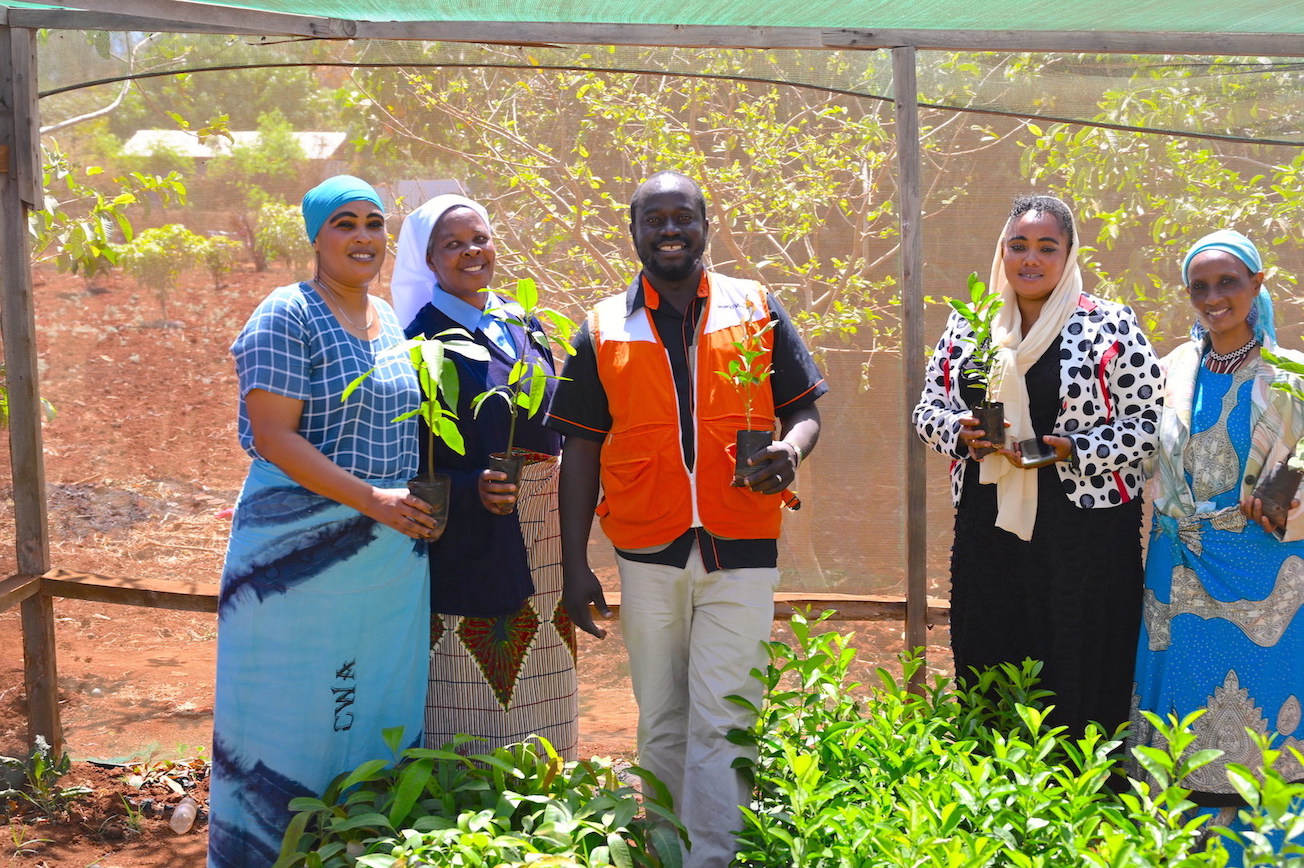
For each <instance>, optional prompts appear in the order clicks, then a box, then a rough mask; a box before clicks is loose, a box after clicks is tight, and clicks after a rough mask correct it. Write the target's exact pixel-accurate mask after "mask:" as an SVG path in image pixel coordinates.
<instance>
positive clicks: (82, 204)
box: [29, 145, 186, 280]
mask: <svg viewBox="0 0 1304 868" xmlns="http://www.w3.org/2000/svg"><path fill="white" fill-rule="evenodd" d="M42 159H43V162H44V188H45V207H44V208H42V209H40V210H37V211H32V213H31V219H30V222H29V229H30V231H31V233H32V237H33V254H34V255H35V257H36V258H37V260H38V261H39V260H48V261H53V262H54V263H55V265H56V266H57V267H58V269H59V270H60V271H63V272H73V273H80V274H81V275H82V276H83V277H85V278H86V279H87V280H90V279H91V278H92V277H94V276H95V275H96V274H98V273H99V272H101V271H103V270H105V269H106V268H110V267H112V266H113V265H116V264H117V259H118V254H117V249H116V248H115V245H114V237H115V233H116V235H118V236H120V237H122V238H124V239H125V240H126V241H127V242H130V241H131V240H132V236H133V230H132V225H131V220H130V219H129V215H130V213H131V211H132V210H133V209H134V208H136V207H137V206H141V205H144V204H145V203H146V202H147V201H148V200H149V199H151V198H153V199H155V200H156V201H158V202H159V203H161V204H167V203H169V202H182V203H183V202H184V201H185V197H186V186H185V184H184V183H183V182H182V179H181V176H180V175H178V174H177V173H176V172H169V173H168V174H167V175H166V176H162V177H160V176H158V175H147V174H142V173H139V172H131V173H128V174H126V175H122V176H119V177H115V178H113V179H112V181H111V182H110V183H107V184H106V183H104V179H99V180H98V181H93V180H92V179H97V178H99V176H100V175H102V174H103V169H101V168H99V167H98V166H80V165H78V164H77V163H75V162H74V161H73V160H72V159H71V158H70V157H68V155H66V154H65V153H63V152H62V151H60V150H59V149H58V147H57V146H54V145H52V146H50V147H47V148H43V149H42Z"/></svg>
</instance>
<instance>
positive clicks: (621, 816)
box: [273, 729, 683, 868]
mask: <svg viewBox="0 0 1304 868" xmlns="http://www.w3.org/2000/svg"><path fill="white" fill-rule="evenodd" d="M401 739H402V732H401V731H400V730H397V729H394V730H386V732H385V740H386V743H387V744H388V745H389V747H390V749H391V750H392V751H394V753H395V758H396V759H395V762H389V761H386V760H373V761H371V762H367V763H363V764H362V765H361V766H359V767H358V768H357V769H356V770H354V771H353V772H351V773H349V774H343V775H340V776H339V777H337V778H336V779H335V780H334V781H333V782H332V783H331V785H330V787H329V788H328V789H327V791H326V793H325V794H324V795H323V797H322V798H320V799H309V798H300V799H295V800H294V801H293V802H291V803H290V807H291V808H292V809H293V810H295V811H298V812H299V813H298V814H296V816H295V817H294V819H293V820H292V821H291V822H290V827H289V829H288V831H287V832H286V834H285V839H284V842H283V844H282V847H281V856H280V858H279V859H278V860H277V861H276V864H275V865H274V866H273V868H293V866H300V865H302V866H305V868H336V866H348V865H358V866H366V868H417V866H439V868H443V866H481V865H483V866H496V865H519V864H529V865H533V866H539V868H543V866H549V865H557V866H560V865H580V866H601V865H615V866H619V868H634V866H640V868H660V866H663V865H664V866H668V868H679V865H680V858H679V844H678V839H679V836H680V835H681V834H682V831H683V830H682V827H681V826H680V825H679V821H678V820H677V819H675V817H674V815H673V814H672V813H671V812H670V811H669V809H668V807H667V804H668V802H669V799H668V797H667V796H666V794H665V789H664V787H663V786H662V785H661V784H660V782H658V781H657V780H656V779H655V778H654V777H652V776H651V775H650V774H649V773H647V772H645V771H643V770H641V769H638V768H632V769H631V772H633V773H635V774H638V775H640V776H641V777H642V778H643V781H644V783H643V788H644V790H645V791H647V793H646V794H645V795H644V796H642V797H640V796H639V794H638V793H637V792H636V791H635V790H634V789H633V788H632V787H629V786H625V785H623V784H621V782H620V781H619V779H618V778H617V776H616V772H615V769H613V768H612V767H611V766H610V765H608V764H606V763H604V762H602V761H599V760H588V761H583V762H578V763H574V762H571V763H568V762H564V761H563V760H562V759H561V757H560V756H558V755H557V753H556V751H555V750H554V749H553V747H552V745H550V744H548V742H547V741H546V740H544V739H539V740H538V742H537V743H534V742H531V743H526V744H518V745H512V746H511V747H507V748H500V749H498V750H495V751H494V752H493V753H490V754H476V755H472V756H463V755H461V754H459V753H458V752H457V749H458V748H460V747H462V746H463V745H466V744H468V743H474V740H473V739H470V738H468V737H466V736H459V737H458V740H457V741H454V742H453V743H452V744H450V745H448V746H447V748H446V749H444V750H427V749H423V748H409V749H408V750H405V751H403V752H402V753H401V754H400V753H399V751H398V745H399V744H400V740H401ZM658 853H663V854H667V855H666V856H665V857H664V858H659V857H658V855H657V854H658Z"/></svg>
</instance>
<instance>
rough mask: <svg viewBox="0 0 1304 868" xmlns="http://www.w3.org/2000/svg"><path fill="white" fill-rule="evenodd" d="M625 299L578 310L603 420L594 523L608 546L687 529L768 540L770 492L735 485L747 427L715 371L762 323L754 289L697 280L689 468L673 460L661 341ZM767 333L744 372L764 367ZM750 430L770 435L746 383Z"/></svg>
mask: <svg viewBox="0 0 1304 868" xmlns="http://www.w3.org/2000/svg"><path fill="white" fill-rule="evenodd" d="M626 306H627V301H626V294H625V293H621V294H620V295H617V296H612V297H611V298H607V299H605V300H603V301H601V302H599V303H598V304H597V305H596V306H595V307H594V308H593V310H592V311H591V312H590V313H589V333H590V335H591V336H592V339H593V346H594V349H595V350H596V354H597V360H598V376H599V378H600V379H601V380H602V386H603V389H604V390H605V391H606V394H607V402H608V406H609V409H610V412H611V419H612V425H611V431H610V433H608V435H607V439H606V441H605V443H604V444H603V447H602V461H601V479H602V489H603V499H602V502H601V503H599V504H598V508H597V515H598V516H599V517H600V518H601V521H602V530H603V533H605V534H606V535H607V538H608V539H610V540H611V542H612V544H614V545H615V546H616V548H621V549H639V548H646V547H649V546H656V545H664V544H665V543H669V542H671V541H673V540H675V539H677V538H678V537H679V536H680V535H681V534H683V533H684V531H686V530H688V529H689V528H690V527H696V526H698V525H700V526H702V527H705V528H706V529H707V530H708V531H709V532H710V533H712V534H714V535H715V536H718V537H724V538H727V539H777V538H778V536H779V524H780V520H781V519H780V507H781V505H782V499H781V498H780V497H778V496H772V495H763V494H757V493H756V492H754V491H752V490H751V489H749V488H734V487H732V486H731V485H730V482H731V481H732V480H733V468H734V459H733V452H734V435H735V433H736V432H737V431H738V430H739V429H743V428H746V427H748V426H747V415H746V405H745V403H744V399H743V395H742V394H741V393H740V391H739V390H738V389H737V388H736V387H735V386H734V384H733V383H731V382H729V381H727V380H725V379H724V378H723V377H721V376H720V375H719V374H717V373H716V372H717V371H726V370H728V367H729V361H730V360H731V359H733V358H736V357H737V355H738V350H737V349H736V348H735V347H734V346H733V343H734V342H736V341H742V340H744V339H745V338H746V337H747V336H748V335H749V334H755V333H756V332H757V331H758V330H759V329H760V328H762V327H764V326H765V324H766V323H768V321H769V307H768V305H767V304H766V298H765V291H764V290H763V289H762V287H761V285H760V284H758V283H756V282H755V281H751V280H738V279H736V278H731V277H726V276H724V275H721V274H715V273H708V280H707V300H706V309H705V310H704V311H703V313H702V316H701V321H700V323H699V324H698V334H697V340H696V342H695V343H696V347H697V357H696V360H695V363H694V365H693V372H694V373H693V376H694V380H695V382H694V383H693V389H694V391H695V401H694V414H695V416H694V418H693V420H692V425H693V429H694V432H695V435H696V436H695V437H694V446H695V449H696V456H695V460H694V463H693V470H692V471H690V470H689V469H688V466H687V464H685V462H684V451H683V446H682V445H681V439H680V428H679V402H678V400H677V398H676V395H675V384H674V381H673V379H672V376H671V369H670V359H669V357H668V356H667V354H666V348H665V345H664V344H662V343H661V338H660V337H659V336H658V335H657V330H656V327H655V326H654V325H653V324H652V314H651V312H650V311H649V310H648V309H647V308H646V307H642V308H639V309H638V310H636V311H634V312H633V313H632V314H628V315H627V314H626ZM773 336H774V332H773V331H769V332H766V333H765V334H763V335H760V336H759V338H758V340H759V341H760V342H761V346H762V347H763V348H764V353H763V355H762V356H761V357H760V358H758V359H757V360H756V362H755V363H754V364H755V368H754V370H762V369H764V368H765V366H768V365H769V364H770V362H771V357H772V352H773ZM750 389H751V391H752V392H753V393H754V395H753V398H752V414H751V427H752V428H753V429H756V430H766V429H770V430H773V428H774V396H773V393H772V392H771V390H770V384H769V381H768V380H767V381H766V382H763V383H761V384H759V385H756V386H752V387H750Z"/></svg>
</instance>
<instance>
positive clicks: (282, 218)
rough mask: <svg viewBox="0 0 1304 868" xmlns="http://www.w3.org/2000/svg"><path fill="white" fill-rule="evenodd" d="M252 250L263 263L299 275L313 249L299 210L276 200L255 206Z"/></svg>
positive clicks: (310, 259) (311, 255)
mask: <svg viewBox="0 0 1304 868" xmlns="http://www.w3.org/2000/svg"><path fill="white" fill-rule="evenodd" d="M254 248H255V250H256V251H257V254H258V256H259V257H261V258H262V259H263V260H264V261H266V260H271V261H274V262H283V263H285V265H286V266H287V267H288V268H289V269H290V270H291V271H302V270H303V269H304V268H305V267H306V266H307V264H308V263H309V262H311V261H312V257H313V249H312V242H311V241H309V240H308V234H307V233H306V232H304V230H303V214H302V213H301V212H300V210H299V208H298V207H297V206H295V205H289V204H287V203H285V202H281V201H277V200H268V201H265V202H263V203H262V204H261V205H259V206H258V215H257V217H256V218H255V219H254Z"/></svg>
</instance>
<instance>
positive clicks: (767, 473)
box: [742, 440, 797, 494]
mask: <svg viewBox="0 0 1304 868" xmlns="http://www.w3.org/2000/svg"><path fill="white" fill-rule="evenodd" d="M747 463H748V464H749V465H751V466H752V467H754V468H756V469H755V470H752V471H751V472H750V473H748V474H747V475H746V476H744V477H743V480H742V481H743V484H744V485H746V486H747V487H748V488H750V489H751V490H752V491H755V492H756V493H758V494H779V493H780V492H782V491H783V490H784V489H785V488H787V487H788V486H789V485H791V484H792V481H793V480H794V479H796V478H797V449H796V447H795V446H793V445H792V444H791V443H787V442H785V441H783V440H779V441H776V442H774V443H771V444H770V445H769V446H766V447H765V448H764V449H762V450H761V451H759V452H756V453H754V454H752V455H749V456H747Z"/></svg>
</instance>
